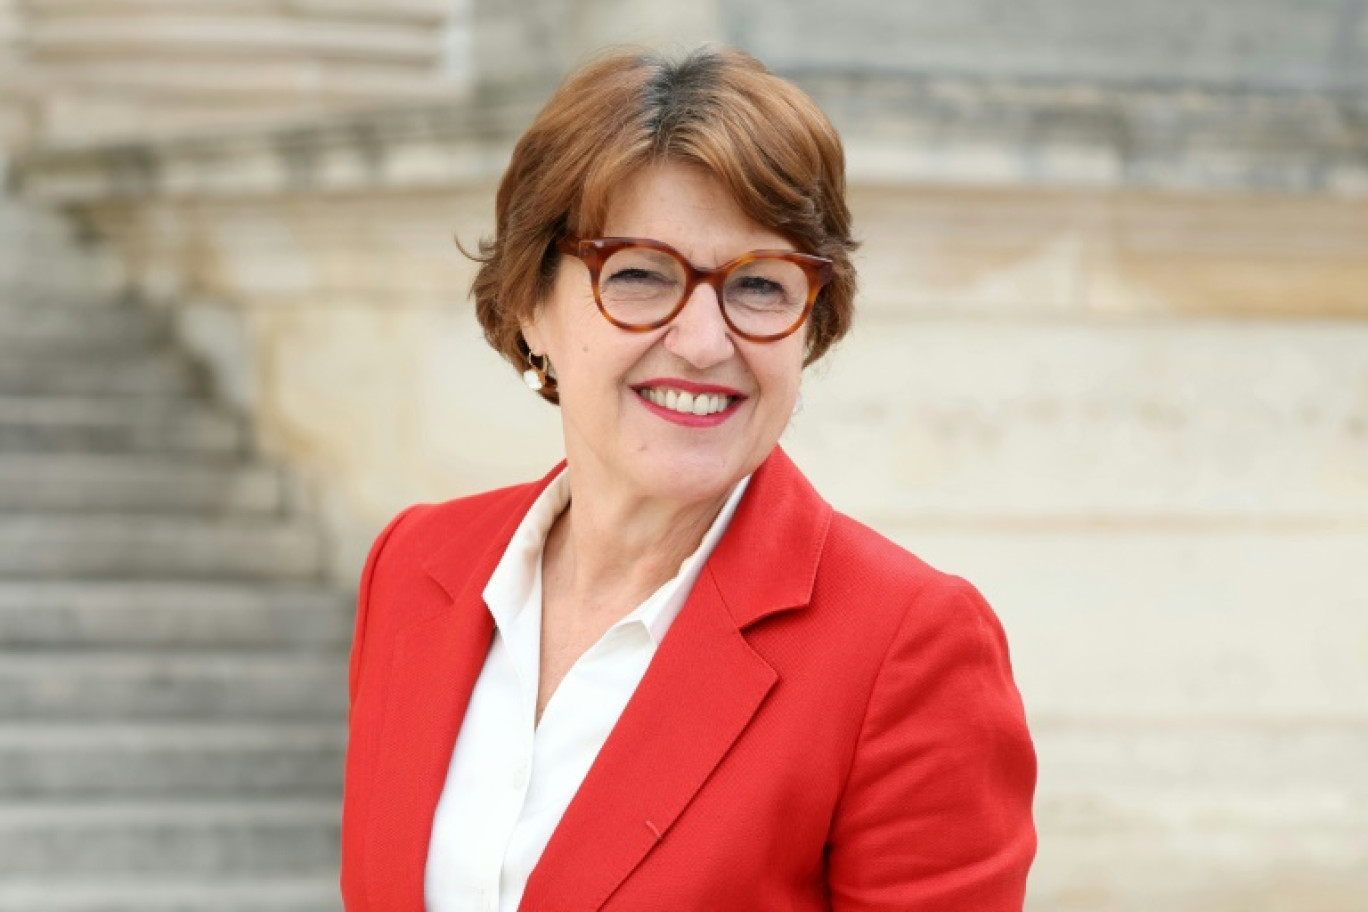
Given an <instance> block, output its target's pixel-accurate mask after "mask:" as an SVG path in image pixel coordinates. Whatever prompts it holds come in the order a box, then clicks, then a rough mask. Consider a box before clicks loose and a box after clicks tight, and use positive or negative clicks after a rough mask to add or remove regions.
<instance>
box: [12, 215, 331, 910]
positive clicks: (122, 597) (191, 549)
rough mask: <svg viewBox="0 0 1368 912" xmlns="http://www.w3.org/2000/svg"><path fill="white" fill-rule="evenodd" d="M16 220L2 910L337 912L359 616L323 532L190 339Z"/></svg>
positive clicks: (60, 242)
mask: <svg viewBox="0 0 1368 912" xmlns="http://www.w3.org/2000/svg"><path fill="white" fill-rule="evenodd" d="M6 205H7V204H6V203H5V202H4V201H3V199H0V241H8V245H7V246H8V249H9V251H10V253H9V254H8V256H9V258H10V260H11V262H10V263H9V265H8V267H6V264H5V263H4V262H0V912H49V910H51V912H58V910H60V912H76V910H81V912H93V910H110V912H114V910H118V912H123V910H127V912H134V910H137V912H169V910H186V912H189V910H196V912H199V910H213V912H217V910H253V912H275V910H279V912H286V910H288V912H305V910H335V909H337V908H338V907H339V905H340V901H339V899H338V892H337V886H336V863H337V852H338V830H339V812H340V805H339V797H340V792H341V778H342V755H343V750H344V746H345V735H346V732H345V702H346V689H345V688H346V675H345V662H346V649H347V641H348V636H349V633H350V630H349V627H350V617H351V608H350V599H349V598H348V597H347V596H346V595H344V594H342V593H338V592H336V591H333V590H329V589H328V588H326V587H325V586H324V585H323V583H322V579H323V577H322V561H323V549H322V542H321V541H320V537H319V532H318V531H317V529H316V527H315V526H314V524H313V523H311V522H309V521H308V518H307V517H306V516H305V515H303V511H302V510H301V504H300V501H301V498H300V497H298V496H297V493H296V488H295V487H294V486H293V485H292V484H291V483H290V480H289V479H288V478H287V477H286V476H285V475H284V473H282V471H280V470H279V469H277V468H274V467H272V466H268V465H264V464H262V463H261V462H260V461H258V460H256V459H254V458H253V456H252V455H251V454H250V451H249V447H248V442H247V436H246V429H245V427H244V426H243V422H242V420H241V419H240V418H239V417H238V416H236V415H234V414H231V413H230V412H228V411H226V410H225V409H223V408H221V407H219V406H216V405H215V403H214V402H213V401H212V400H211V399H210V398H209V397H208V396H207V395H206V392H205V389H204V385H203V383H202V381H201V380H200V379H199V378H198V377H197V375H196V372H195V370H194V367H193V365H191V364H190V363H189V362H188V361H187V359H186V358H185V357H184V356H183V355H181V354H180V353H178V352H177V351H175V350H174V348H173V347H172V346H171V344H170V343H169V340H168V339H167V337H166V334H165V332H164V329H165V327H163V326H161V325H159V323H158V320H157V319H156V318H155V317H154V316H152V315H151V314H150V313H149V312H147V311H145V310H143V309H141V308H139V307H137V306H135V305H134V304H132V303H129V302H118V301H116V300H114V299H113V298H111V297H109V296H108V295H105V294H91V293H90V292H89V290H87V291H86V293H84V294H82V293H80V291H79V289H78V288H76V287H70V286H73V285H80V284H81V283H79V282H74V281H72V280H70V274H71V272H72V271H75V272H80V266H81V263H80V256H79V253H78V252H77V251H76V250H75V249H74V248H72V247H70V245H69V244H68V242H67V239H63V238H60V237H55V238H54V237H53V236H52V234H53V231H52V230H50V229H49V230H47V234H46V235H43V234H42V232H39V236H38V238H37V240H36V241H35V235H34V232H33V231H32V230H31V228H32V225H33V219H32V218H30V219H27V220H25V219H21V218H18V217H16V215H15V213H14V207H13V204H8V205H9V211H8V212H5V206H6ZM34 218H41V216H36V215H35V216H34ZM16 226H18V227H16ZM6 232H8V238H6ZM16 239H17V240H16ZM35 245H36V247H37V248H41V249H35ZM16 251H19V252H22V253H23V255H24V256H26V257H29V258H30V261H31V262H32V263H33V264H34V267H35V270H32V271H30V272H29V273H28V274H25V273H24V272H23V270H22V269H21V268H16V267H15V264H14V262H13V259H14V258H15V256H16V253H15V252H16ZM5 256H6V255H4V254H0V260H3V259H4V258H5ZM39 265H41V267H42V268H41V270H38V269H37V267H38V266H39ZM21 266H22V264H21ZM7 270H8V275H6V271H7ZM34 271H37V272H39V273H41V274H40V275H37V276H35V275H34V274H33V273H34ZM63 275H65V276H67V278H56V277H59V276H63ZM45 276H46V278H45ZM64 284H65V285H67V286H68V287H61V286H63V285H64ZM84 287H85V288H87V289H90V288H91V287H93V286H92V285H90V284H89V283H86V284H85V285H84Z"/></svg>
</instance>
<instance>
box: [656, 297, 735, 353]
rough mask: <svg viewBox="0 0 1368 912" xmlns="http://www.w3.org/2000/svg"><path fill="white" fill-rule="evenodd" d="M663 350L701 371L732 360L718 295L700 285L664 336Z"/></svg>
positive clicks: (730, 344) (730, 342)
mask: <svg viewBox="0 0 1368 912" xmlns="http://www.w3.org/2000/svg"><path fill="white" fill-rule="evenodd" d="M665 348H666V349H667V350H668V351H669V352H671V353H672V354H675V355H677V356H679V357H680V358H683V359H684V360H685V361H688V362H689V363H690V364H692V365H693V366H694V367H697V368H699V369H700V370H702V369H705V368H709V367H712V366H714V365H716V364H720V363H721V362H723V361H725V360H727V359H728V358H730V357H731V355H732V352H733V351H734V347H733V344H732V339H731V336H730V335H729V334H728V332H727V324H726V321H724V320H723V319H722V308H721V307H720V306H719V304H718V300H717V292H716V291H714V290H713V288H712V286H710V285H705V284H702V283H700V284H699V286H698V287H697V288H695V289H694V290H693V294H691V295H689V300H688V301H686V302H684V309H683V310H681V311H680V312H679V313H678V314H677V315H676V316H675V318H674V320H673V321H672V322H671V323H670V326H669V329H668V330H667V331H666V333H665Z"/></svg>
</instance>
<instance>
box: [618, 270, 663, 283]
mask: <svg viewBox="0 0 1368 912" xmlns="http://www.w3.org/2000/svg"><path fill="white" fill-rule="evenodd" d="M608 281H610V282H631V283H637V282H641V283H647V282H666V281H669V280H668V279H667V278H666V277H665V276H663V275H661V274H660V273H658V272H652V271H651V270H649V269H619V270H617V271H616V272H614V273H613V274H612V275H610V276H609V277H608Z"/></svg>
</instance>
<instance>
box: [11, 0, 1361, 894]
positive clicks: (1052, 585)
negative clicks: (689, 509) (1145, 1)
mask: <svg viewBox="0 0 1368 912" xmlns="http://www.w3.org/2000/svg"><path fill="white" fill-rule="evenodd" d="M1363 5H1364V4H1363V3H1361V2H1341V3H1330V2H1324V3H1314V4H1292V3H1273V2H1264V0H1261V2H1258V3H1252V4H1251V3H1242V4H1217V3H1214V2H1208V3H1205V4H1198V5H1196V6H1193V5H1190V4H1189V5H1187V6H1184V7H1183V10H1182V11H1179V10H1177V9H1176V8H1170V7H1168V6H1166V5H1158V6H1155V5H1151V6H1148V7H1144V8H1141V7H1133V6H1131V5H1124V4H1120V3H1103V4H1085V3H1082V2H1077V3H1072V4H1067V3H1064V2H1063V0H1054V2H1039V3H1031V4H1026V5H1018V6H1016V7H1012V10H1011V12H1010V14H1003V15H1001V16H1000V15H999V14H998V13H996V12H994V11H995V10H997V9H998V7H997V6H995V5H989V4H979V3H969V4H960V5H956V6H954V7H953V8H951V7H946V6H945V5H944V4H942V5H939V6H934V7H933V5H931V4H924V3H908V4H892V5H889V4H863V3H855V4H851V5H850V6H849V8H848V9H847V10H846V18H845V19H843V20H841V21H837V20H835V19H833V18H831V14H830V11H829V9H828V8H827V7H823V8H822V9H821V10H818V9H815V8H814V9H812V10H809V11H807V12H808V13H809V15H806V16H799V17H797V18H796V19H784V18H783V17H781V16H779V13H778V8H777V7H774V6H770V5H767V4H760V3H758V2H744V3H742V2H732V3H720V4H718V5H717V6H715V7H712V6H710V7H708V9H707V10H706V11H705V12H706V15H707V17H712V18H709V19H708V22H709V23H711V24H709V25H707V28H716V29H717V34H719V35H722V36H723V37H725V36H727V35H730V36H732V37H733V38H735V39H737V40H740V41H742V42H743V43H747V44H748V45H749V46H751V47H755V48H758V49H760V50H761V51H762V52H763V53H765V54H767V55H772V56H773V62H775V63H777V64H778V65H780V66H781V67H783V68H786V69H788V70H789V71H790V72H792V73H793V74H794V75H795V76H797V77H798V78H800V79H802V81H803V82H804V84H805V85H806V86H807V87H808V88H809V89H810V90H811V91H813V92H814V94H816V95H817V96H818V97H819V98H820V99H821V100H822V102H823V104H824V105H825V106H826V107H827V108H828V109H829V110H830V111H831V112H832V114H833V116H834V117H835V119H836V120H837V122H838V124H839V125H840V127H841V129H842V130H843V133H844V135H845V137H846V139H847V142H848V147H849V150H850V158H851V180H852V205H853V208H854V211H855V216H856V224H857V228H858V231H859V234H860V236H861V237H862V239H863V241H864V246H863V247H862V249H861V251H860V259H859V266H860V269H861V276H862V289H861V295H860V299H859V307H860V311H859V318H858V322H857V325H856V328H855V330H854V332H853V333H852V335H851V337H850V338H849V339H848V340H847V341H846V342H844V343H843V344H842V345H841V346H840V347H839V348H838V350H837V351H835V352H834V353H832V355H830V356H829V358H828V359H827V360H826V361H825V362H824V363H823V364H820V365H818V366H816V367H814V368H813V369H811V370H810V371H809V375H808V377H807V378H806V380H805V400H806V407H805V410H804V411H803V412H802V414H800V415H799V416H798V417H797V418H796V419H795V420H794V422H793V425H792V427H791V428H790V429H789V431H788V433H787V434H786V436H785V444H786V446H787V447H788V448H789V449H790V451H791V452H792V453H793V455H794V456H795V458H796V459H797V461H798V462H799V464H800V465H802V466H803V467H804V469H805V470H806V471H808V473H809V474H810V475H811V477H812V478H813V479H814V481H815V482H816V483H817V485H818V487H819V488H820V489H821V490H822V491H823V492H824V493H825V494H826V495H827V496H828V497H829V498H830V499H831V500H832V501H833V502H834V503H835V504H836V506H837V507H838V508H840V509H843V510H845V511H847V512H850V513H852V514H853V515H855V516H857V517H859V518H861V519H863V520H864V521H866V522H869V523H870V524H872V525H874V526H875V527H876V528H878V529H880V530H881V531H883V532H885V533H886V534H889V535H890V536H892V537H894V538H896V539H897V540H899V541H900V542H902V543H904V544H905V545H907V546H908V547H909V548H911V549H912V550H914V551H916V552H918V553H920V554H922V555H923V556H924V557H926V558H927V559H928V560H930V561H932V562H933V563H935V564H937V565H939V566H942V567H944V568H945V569H947V570H951V571H955V572H959V573H962V574H964V575H966V576H968V577H969V578H971V579H972V580H974V581H975V582H976V583H978V584H979V585H980V586H981V587H982V588H983V589H984V591H985V592H986V594H987V595H988V597H989V599H990V601H992V602H993V603H994V605H995V606H996V607H997V609H998V610H999V612H1000V614H1001V615H1002V617H1003V620H1004V622H1005V624H1006V626H1007V629H1008V632H1009V636H1010V639H1011V642H1012V645H1013V650H1014V660H1015V664H1016V668H1017V673H1018V678H1019V683H1020V685H1021V688H1022V691H1023V694H1024V695H1025V698H1026V701H1027V705H1028V707H1029V711H1030V713H1031V717H1032V724H1033V728H1034V731H1035V733H1036V736H1037V740H1038V745H1039V748H1040V756H1041V762H1042V767H1041V788H1040V796H1039V802H1038V808H1039V823H1040V829H1041V837H1042V843H1041V854H1040V859H1039V863H1038V864H1037V866H1036V869H1035V871H1034V874H1033V879H1032V884H1031V899H1030V908H1031V909H1032V910H1033V912H1060V910H1063V912H1069V910H1079V912H1081V910H1090V912H1150V910H1154V909H1163V910H1165V912H1226V910H1229V912H1284V910H1288V909H1297V910H1303V909H1305V910H1316V912H1361V910H1362V909H1364V908H1368V874H1365V872H1368V785H1365V783H1364V780H1363V777H1362V775H1361V773H1360V772H1359V771H1360V770H1361V769H1362V768H1364V767H1368V577H1365V575H1364V573H1363V572H1362V569H1361V564H1362V555H1363V554H1368V207H1366V206H1365V197H1368V133H1365V127H1364V124H1365V123H1368V120H1366V119H1365V116H1364V114H1365V108H1364V101H1363V94H1362V92H1361V91H1360V90H1361V88H1362V86H1363V83H1362V81H1361V80H1362V78H1363V70H1362V68H1361V64H1362V59H1363V58H1362V39H1363V35H1364V32H1363V29H1364V27H1365V26H1364V25H1363V18H1362V16H1361V15H1360V14H1361V12H1362V8H1363ZM803 6H804V5H802V4H800V5H799V6H798V8H799V11H800V12H802V11H803V9H802V8H803ZM1236 7H1238V9H1236ZM538 9H539V10H541V12H542V14H543V15H544V16H545V17H549V19H547V18H543V19H538V20H537V21H536V22H528V21H526V20H523V19H520V18H519V17H518V16H517V15H515V14H514V13H512V12H510V10H509V7H508V6H507V5H503V6H500V5H496V4H477V5H476V6H475V7H474V9H473V10H472V21H473V22H474V23H475V24H474V29H475V32H476V34H477V35H484V36H486V37H488V38H489V41H488V42H480V41H476V42H475V43H474V48H475V49H473V50H472V53H473V54H474V55H475V56H474V58H473V59H475V60H476V61H477V65H476V67H475V69H476V71H477V73H478V72H482V73H485V74H486V75H487V76H488V81H487V82H485V83H481V84H479V85H477V86H476V88H475V89H474V90H473V91H472V92H471V93H469V94H468V95H467V96H465V97H464V98H461V99H455V100H451V101H444V102H442V103H440V104H418V105H412V106H409V105H405V106H393V107H391V108H390V109H388V110H385V111H383V112H375V111H371V112H369V113H366V114H364V115H363V114H356V113H350V114H347V115H346V116H344V117H336V118H332V119H330V120H328V121H326V122H321V121H317V120H315V121H313V122H310V123H304V122H296V123H292V124H290V125H287V126H281V125H276V126H272V127H270V128H265V127H257V128H253V129H241V130H238V131H235V132H232V133H224V132H219V133H217V134H215V135H214V136H213V137H210V138H205V137H198V138H197V137H184V138H180V139H166V140H158V141H155V142H146V141H138V142H121V143H117V144H103V145H99V146H94V147H86V148H67V149H64V150H56V149H52V148H48V149H46V150H44V151H43V152H42V153H41V154H38V155H30V156H28V157H26V158H25V159H24V160H23V161H22V162H20V163H19V166H18V168H17V178H18V183H19V186H21V187H22V188H23V190H24V192H25V193H26V194H28V195H29V196H30V197H31V198H33V199H37V200H42V201H46V202H47V203H48V204H49V205H52V206H58V207H61V208H64V209H65V210H66V211H68V212H69V213H71V214H72V215H73V216H74V217H75V218H76V219H77V220H78V221H79V223H80V224H81V225H82V226H83V228H84V229H85V231H86V232H87V233H88V234H89V235H90V236H94V237H98V238H101V239H103V242H104V243H105V245H106V246H107V249H108V250H111V251H113V252H115V254H116V255H117V259H118V261H119V263H120V265H121V269H122V271H123V274H124V275H125V276H126V280H127V282H128V285H129V287H130V288H131V289H133V290H135V291H137V292H138V293H139V294H140V295H142V296H143V298H144V299H145V300H147V301H148V302H149V304H150V305H152V306H156V307H159V308H164V309H166V310H168V311H170V312H171V313H172V314H173V315H174V317H175V322H176V324H177V325H178V327H179V329H180V332H181V334H182V337H183V338H184V339H185V340H186V341H187V343H188V344H189V345H191V346H192V347H194V348H195V349H196V350H198V351H199V352H200V353H201V354H202V355H203V356H204V357H205V358H206V359H207V360H208V361H209V362H210V363H211V364H212V365H213V366H214V373H215V375H216V376H217V377H218V379H219V383H220V385H221V387H222V388H223V389H224V390H225V391H226V392H227V393H228V394H229V395H230V396H231V397H232V398H233V399H234V400H235V401H236V402H237V403H238V404H239V405H240V406H241V407H242V408H244V409H246V410H249V411H251V413H252V414H253V416H254V418H255V420H256V426H257V429H258V437H259V440H258V442H259V445H260V446H261V448H262V449H264V450H265V451H267V453H268V454H269V455H271V456H273V457H276V458H281V459H284V460H287V461H288V462H290V463H291V464H292V465H294V466H296V467H297V468H298V469H299V470H300V471H301V472H302V473H303V474H304V475H305V476H306V477H307V478H308V479H310V480H311V481H312V483H313V486H314V487H315V488H316V490H317V491H318V492H319V497H320V501H321V503H322V504H323V506H324V509H325V513H326V516H327V517H328V521H329V527H330V529H331V530H332V533H333V536H334V541H335V548H334V567H335V572H336V574H337V576H338V578H339V579H342V580H345V581H348V582H350V581H351V580H352V578H353V577H354V575H355V572H356V568H357V567H358V565H359V557H360V554H361V552H362V550H363V549H364V547H365V546H366V545H367V544H368V543H369V539H370V537H371V535H373V533H374V532H375V531H376V529H377V528H378V526H379V524H380V523H382V522H383V521H384V520H385V519H386V518H388V517H389V516H390V515H391V514H392V513H393V512H394V511H395V510H397V509H398V508H399V507H401V506H403V505H404V504H406V503H409V502H412V501H414V500H421V499H439V498H445V497H451V496H456V495H459V494H462V493H466V492H469V491H474V490H479V489H483V488H487V487H491V486H494V485H497V484H503V483H507V482H510V481H515V480H520V479H526V478H529V477H532V476H534V475H536V474H539V473H541V472H542V471H544V470H545V469H546V467H547V466H548V465H549V464H550V462H551V461H552V460H553V459H554V458H556V455H557V454H558V452H559V430H558V422H557V417H556V413H555V411H554V410H553V409H551V408H549V407H547V406H545V405H544V404H542V403H541V402H540V401H538V400H537V399H536V398H535V397H533V396H531V395H529V394H528V393H527V391H526V390H525V388H523V387H522V385H521V383H520V381H519V379H518V377H517V374H516V372H515V371H514V370H513V369H511V368H510V367H508V366H507V365H505V364H503V363H502V362H500V361H499V360H498V359H497V357H496V356H494V355H493V353H492V352H490V351H489V350H488V348H487V347H486V346H485V345H484V344H483V341H482V340H481V338H480V336H479V333H478V330H477V327H476V325H475V323H474V320H473V316H472V314H471V312H470V306H469V303H468V302H467V300H466V297H465V290H466V287H467V286H468V283H469V280H470V278H471V275H472V267H471V264H470V263H469V262H468V261H466V260H465V259H463V258H462V257H461V256H460V254H459V253H458V252H457V250H456V248H455V245H454V244H453V243H452V236H453V235H457V236H459V237H460V239H461V240H462V241H463V242H465V243H467V244H471V243H473V242H475V241H476V240H477V239H478V238H479V237H480V236H481V235H482V234H484V233H486V232H487V231H489V230H490V221H491V213H492V197H493V187H494V183H495V181H496V180H497V178H498V175H499V173H500V172H501V169H502V166H503V162H504V161H505V160H506V156H507V151H508V148H509V144H510V143H511V141H512V139H513V138H514V137H515V136H516V134H517V132H518V130H519V129H520V128H521V126H522V125H523V124H524V123H526V120H527V119H528V117H530V115H531V110H532V109H531V108H530V107H529V101H532V102H535V100H536V99H537V98H538V97H539V94H538V93H539V92H542V91H544V90H545V83H546V81H547V80H548V79H549V78H551V75H552V70H554V69H556V68H558V67H561V66H563V65H568V63H569V62H570V61H573V60H576V59H579V58H580V57H582V56H583V54H584V53H585V51H586V44H587V43H588V42H590V41H591V39H592V38H594V37H597V36H599V35H602V34H607V33H608V32H609V31H611V30H613V29H616V30H617V31H615V32H613V34H614V37H615V38H617V37H633V36H641V35H649V34H650V33H651V32H652V30H655V31H656V33H659V32H660V30H665V31H667V32H668V31H670V30H672V29H675V30H678V34H679V35H684V34H686V33H685V31H684V30H683V29H684V27H683V25H682V24H681V23H680V22H679V21H678V20H671V19H670V18H669V15H668V14H666V13H659V12H652V10H654V9H656V7H655V5H652V6H651V7H649V8H648V7H647V6H646V5H641V6H637V5H633V4H620V3H616V4H615V3H608V2H597V3H580V4H570V3H568V2H553V0H539V6H538ZM819 13H820V15H819ZM595 17H597V18H595ZM660 17H664V18H663V19H662V18H660ZM823 17H825V18H823ZM880 17H882V18H880ZM548 21H550V22H552V23H554V22H565V23H571V24H575V23H578V24H579V25H578V26H577V28H578V31H574V32H573V34H567V33H566V32H565V31H564V30H559V29H555V28H550V29H548V27H547V24H546V23H547V22H548ZM592 23H597V24H596V25H590V24H592ZM795 23H796V24H795ZM819 26H820V28H821V29H822V30H823V34H824V38H825V39H826V40H825V41H823V42H810V41H807V42H804V41H800V40H799V39H800V38H802V37H803V36H805V35H809V34H811V32H812V30H814V29H817V28H818V27H819ZM704 30H705V31H706V29H704ZM530 32H535V33H536V35H531V37H529V33H530ZM689 34H692V33H689ZM887 34H895V35H897V37H898V40H897V42H896V43H893V42H889V43H887V44H880V41H881V40H883V39H882V37H881V36H884V35H887ZM537 35H540V36H541V37H539V38H537V37H536V36H537ZM1004 35H1005V36H1006V37H1005V38H1004V37H1002V36H1004ZM533 38H535V39H536V41H540V42H541V44H537V43H535V41H533ZM1123 39H1124V40H1123ZM766 42H768V43H766ZM533 47H536V48H543V49H544V50H546V52H547V54H548V55H549V56H548V57H545V58H543V57H538V56H535V55H530V54H529V55H523V56H518V55H517V54H516V53H515V51H516V50H517V49H519V48H533ZM803 48H807V49H809V52H810V54H809V56H808V57H804V58H801V59H800V55H798V53H797V52H798V51H799V50H800V49H803ZM881 55H882V56H881ZM547 60H551V61H554V66H551V65H545V64H546V61H547ZM482 68H483V69H482ZM539 87H540V88H539ZM851 466H858V467H859V471H858V472H851V471H850V467H851Z"/></svg>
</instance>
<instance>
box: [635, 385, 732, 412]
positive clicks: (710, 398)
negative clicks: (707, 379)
mask: <svg viewBox="0 0 1368 912" xmlns="http://www.w3.org/2000/svg"><path fill="white" fill-rule="evenodd" d="M640 394H641V397H642V398H643V399H647V400H649V401H651V402H653V403H655V404H656V405H659V406H662V407H664V408H667V409H669V410H671V411H673V412H681V413H683V414H685V415H715V414H717V413H718V412H722V411H726V409H727V408H728V407H730V406H731V404H732V397H731V396H720V395H717V394H714V393H699V394H698V395H696V396H695V395H694V394H693V393H686V392H681V391H679V390H672V389H660V388H657V387H647V388H645V389H642V390H641V391H640Z"/></svg>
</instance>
